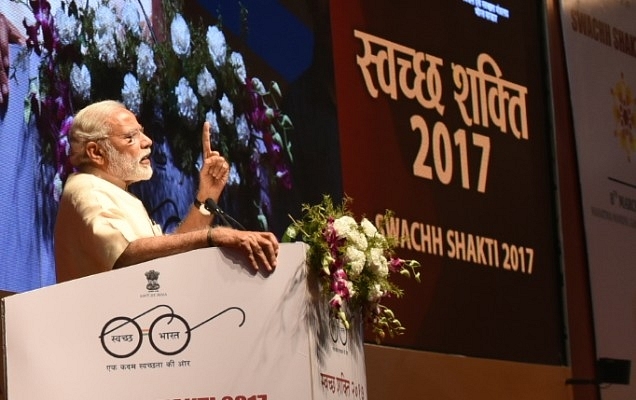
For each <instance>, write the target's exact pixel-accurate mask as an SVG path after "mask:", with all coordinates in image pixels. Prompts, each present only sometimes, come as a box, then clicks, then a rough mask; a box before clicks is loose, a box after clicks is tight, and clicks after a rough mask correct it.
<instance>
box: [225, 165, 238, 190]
mask: <svg viewBox="0 0 636 400" xmlns="http://www.w3.org/2000/svg"><path fill="white" fill-rule="evenodd" d="M227 184H228V185H230V186H238V185H240V184H241V176H240V175H239V172H238V169H237V168H236V164H235V163H232V164H230V174H229V176H228V178H227Z"/></svg>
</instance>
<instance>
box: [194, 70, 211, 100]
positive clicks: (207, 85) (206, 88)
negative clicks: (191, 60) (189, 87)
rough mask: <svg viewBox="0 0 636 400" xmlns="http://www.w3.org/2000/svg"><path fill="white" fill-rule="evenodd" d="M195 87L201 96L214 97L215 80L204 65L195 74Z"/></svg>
mask: <svg viewBox="0 0 636 400" xmlns="http://www.w3.org/2000/svg"><path fill="white" fill-rule="evenodd" d="M197 88H198V92H199V94H200V95H201V96H202V97H214V95H215V93H216V81H215V80H214V77H213V76H212V74H211V73H210V71H208V69H207V68H206V67H203V69H202V70H201V72H199V75H197Z"/></svg>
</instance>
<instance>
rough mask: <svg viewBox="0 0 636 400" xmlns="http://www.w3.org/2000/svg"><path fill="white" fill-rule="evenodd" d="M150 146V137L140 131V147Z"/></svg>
mask: <svg viewBox="0 0 636 400" xmlns="http://www.w3.org/2000/svg"><path fill="white" fill-rule="evenodd" d="M150 146H152V139H150V137H148V135H146V134H145V133H143V132H141V147H143V148H146V147H150Z"/></svg>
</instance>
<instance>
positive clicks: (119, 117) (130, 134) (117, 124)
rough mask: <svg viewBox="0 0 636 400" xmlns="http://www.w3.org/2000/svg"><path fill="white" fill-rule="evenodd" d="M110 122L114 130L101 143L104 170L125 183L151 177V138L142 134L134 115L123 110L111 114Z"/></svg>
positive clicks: (141, 128)
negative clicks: (102, 144)
mask: <svg viewBox="0 0 636 400" xmlns="http://www.w3.org/2000/svg"><path fill="white" fill-rule="evenodd" d="M111 123H112V127H113V130H112V133H111V134H110V136H109V137H108V138H107V139H106V140H107V141H109V143H107V144H106V145H105V146H104V149H105V151H106V155H107V158H108V164H107V166H106V172H108V173H109V174H110V175H112V176H113V177H115V178H117V179H120V180H122V181H124V182H125V183H126V184H127V185H128V184H131V183H134V182H138V181H143V180H148V179H150V177H151V176H152V165H151V163H150V146H151V145H152V140H150V138H149V137H148V136H146V135H145V134H144V132H143V127H142V126H141V125H139V122H137V118H135V115H134V114H133V113H131V112H130V111H128V110H123V109H122V110H121V111H118V112H117V113H116V114H115V115H113V117H112V119H111Z"/></svg>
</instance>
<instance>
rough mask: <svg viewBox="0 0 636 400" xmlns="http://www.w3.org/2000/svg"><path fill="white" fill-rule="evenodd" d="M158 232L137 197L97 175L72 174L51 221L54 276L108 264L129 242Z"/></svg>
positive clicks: (108, 266) (105, 267) (77, 273)
mask: <svg viewBox="0 0 636 400" xmlns="http://www.w3.org/2000/svg"><path fill="white" fill-rule="evenodd" d="M161 234H162V231H161V227H160V226H159V225H157V224H155V223H154V222H153V221H152V220H151V218H150V217H149V216H148V212H147V211H146V209H145V208H144V206H143V204H142V202H141V201H140V200H139V199H138V198H137V197H135V196H133V195H132V194H130V193H128V192H127V191H125V190H123V189H121V188H119V187H118V186H116V185H114V184H112V183H110V182H108V181H106V180H104V179H102V178H99V177H97V176H95V175H92V174H84V173H78V174H73V175H71V176H69V178H68V179H67V181H66V184H65V186H64V191H63V193H62V198H61V200H60V206H59V209H58V215H57V222H56V225H55V262H56V271H57V281H58V282H63V281H67V280H69V279H75V278H79V277H82V276H87V275H92V274H95V273H98V272H104V271H108V270H111V269H112V268H113V265H114V264H115V262H116V261H117V259H118V258H119V256H121V254H122V253H123V251H124V250H125V249H126V247H127V246H128V244H129V243H130V242H132V241H134V240H136V239H139V238H144V237H151V236H159V235H161Z"/></svg>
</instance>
